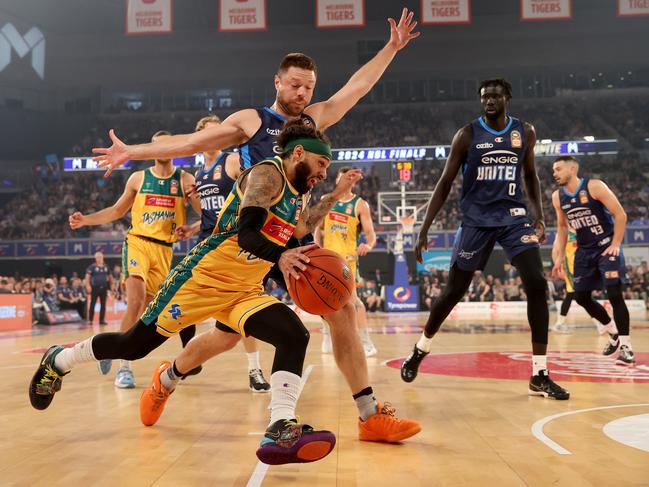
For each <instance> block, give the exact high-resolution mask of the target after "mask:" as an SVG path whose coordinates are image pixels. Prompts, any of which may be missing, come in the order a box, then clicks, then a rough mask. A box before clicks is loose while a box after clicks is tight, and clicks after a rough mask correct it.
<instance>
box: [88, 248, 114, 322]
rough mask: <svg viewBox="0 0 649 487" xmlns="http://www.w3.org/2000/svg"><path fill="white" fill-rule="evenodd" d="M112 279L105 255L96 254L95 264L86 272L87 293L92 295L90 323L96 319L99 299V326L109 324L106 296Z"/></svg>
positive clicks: (89, 313) (89, 311) (89, 314)
mask: <svg viewBox="0 0 649 487" xmlns="http://www.w3.org/2000/svg"><path fill="white" fill-rule="evenodd" d="M111 279H112V278H111V276H110V271H109V269H108V266H107V265H106V264H105V263H104V254H103V253H102V252H95V262H94V264H90V265H89V266H88V269H87V270H86V291H87V292H88V294H90V303H89V306H90V309H89V310H88V321H89V322H90V323H92V321H93V319H94V317H95V303H96V302H97V299H99V304H100V308H99V324H100V325H107V324H108V323H106V321H105V317H106V295H107V294H108V289H110V287H111Z"/></svg>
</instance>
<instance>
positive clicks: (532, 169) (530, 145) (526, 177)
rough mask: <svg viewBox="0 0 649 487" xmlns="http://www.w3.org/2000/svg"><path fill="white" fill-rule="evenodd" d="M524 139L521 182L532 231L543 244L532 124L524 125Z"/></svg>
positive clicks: (543, 225)
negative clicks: (528, 209)
mask: <svg viewBox="0 0 649 487" xmlns="http://www.w3.org/2000/svg"><path fill="white" fill-rule="evenodd" d="M525 139H526V140H527V147H526V149H525V155H524V156H523V182H524V183H525V192H526V193H527V197H528V198H529V200H530V204H531V207H532V221H533V222H534V229H535V230H536V235H537V237H539V242H540V243H543V242H545V221H544V219H543V205H541V184H540V183H539V177H538V175H537V174H536V166H535V165H534V146H535V145H536V131H535V130H534V126H533V125H532V124H529V123H525Z"/></svg>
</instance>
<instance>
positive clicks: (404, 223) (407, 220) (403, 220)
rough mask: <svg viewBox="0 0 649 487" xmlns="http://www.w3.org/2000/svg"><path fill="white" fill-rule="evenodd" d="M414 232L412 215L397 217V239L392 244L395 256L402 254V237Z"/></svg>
mask: <svg viewBox="0 0 649 487" xmlns="http://www.w3.org/2000/svg"><path fill="white" fill-rule="evenodd" d="M414 230H415V217H414V215H405V216H402V217H399V229H398V230H397V238H396V240H395V242H394V253H395V254H403V236H404V235H405V234H409V235H412V233H413V232H414Z"/></svg>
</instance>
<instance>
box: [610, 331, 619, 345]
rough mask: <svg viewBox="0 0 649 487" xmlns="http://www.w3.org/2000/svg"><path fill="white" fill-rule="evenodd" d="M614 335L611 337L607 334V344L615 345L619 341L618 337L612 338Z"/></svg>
mask: <svg viewBox="0 0 649 487" xmlns="http://www.w3.org/2000/svg"><path fill="white" fill-rule="evenodd" d="M613 336H614V335H611V334H610V333H609V334H608V342H609V343H610V344H611V345H616V344H617V342H618V341H619V336H617V335H615V337H616V338H613Z"/></svg>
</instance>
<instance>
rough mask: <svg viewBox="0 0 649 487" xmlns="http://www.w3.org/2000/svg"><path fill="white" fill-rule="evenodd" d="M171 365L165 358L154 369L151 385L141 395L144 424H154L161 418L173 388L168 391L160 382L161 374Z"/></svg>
mask: <svg viewBox="0 0 649 487" xmlns="http://www.w3.org/2000/svg"><path fill="white" fill-rule="evenodd" d="M169 367H171V362H169V361H168V360H163V361H162V362H160V363H159V364H158V366H157V367H156V368H155V370H154V371H153V377H152V378H151V385H149V387H147V388H146V389H144V391H143V392H142V396H141V397H140V421H142V424H143V425H144V426H153V425H154V424H156V423H157V422H158V419H160V415H161V414H162V411H164V408H165V404H166V403H167V399H169V395H170V394H171V393H172V392H173V390H171V391H168V390H167V389H165V388H164V386H163V385H162V384H160V374H162V373H163V372H164V371H165V370H167V369H168V368H169Z"/></svg>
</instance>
